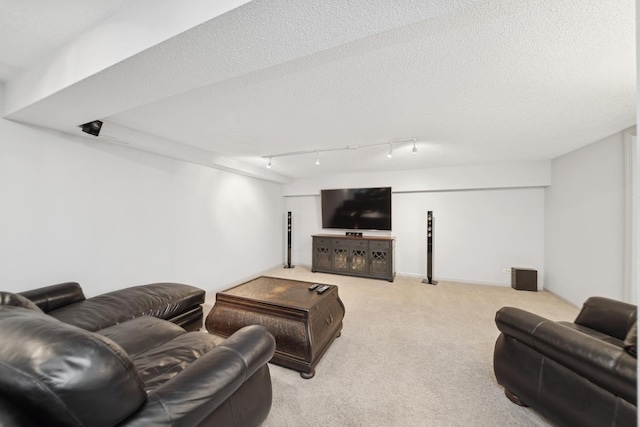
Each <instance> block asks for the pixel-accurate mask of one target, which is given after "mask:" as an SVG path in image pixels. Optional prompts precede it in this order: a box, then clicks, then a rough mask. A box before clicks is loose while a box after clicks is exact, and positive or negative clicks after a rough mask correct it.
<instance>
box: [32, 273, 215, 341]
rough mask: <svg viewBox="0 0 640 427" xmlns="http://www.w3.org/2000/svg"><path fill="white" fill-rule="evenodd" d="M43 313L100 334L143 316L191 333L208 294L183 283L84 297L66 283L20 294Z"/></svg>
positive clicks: (76, 287) (199, 324) (199, 321)
mask: <svg viewBox="0 0 640 427" xmlns="http://www.w3.org/2000/svg"><path fill="white" fill-rule="evenodd" d="M20 295H22V296H24V297H26V298H27V299H29V301H31V302H33V303H34V304H35V305H37V306H38V307H39V308H40V309H41V310H42V311H44V312H45V313H47V314H49V315H50V316H53V317H55V318H56V319H58V320H61V321H63V322H65V323H68V324H70V325H74V326H78V327H79V328H82V329H86V330H88V331H97V330H100V329H104V328H107V327H109V326H112V325H116V324H118V323H122V322H126V321H127V320H131V319H135V318H136V317H140V316H153V317H157V318H159V319H164V320H168V321H170V322H173V323H175V324H177V325H180V326H182V327H183V328H184V329H186V330H188V331H191V330H196V329H199V328H201V327H202V318H203V315H202V303H204V299H205V291H204V290H202V289H200V288H197V287H195V286H190V285H184V284H181V283H151V284H148V285H141V286H132V287H129V288H124V289H118V290H116V291H113V292H107V293H105V294H102V295H98V296H95V297H92V298H89V299H87V298H85V296H84V292H83V291H82V288H81V286H80V285H79V284H78V283H76V282H66V283H60V284H57V285H52V286H46V287H43V288H38V289H33V290H30V291H25V292H20Z"/></svg>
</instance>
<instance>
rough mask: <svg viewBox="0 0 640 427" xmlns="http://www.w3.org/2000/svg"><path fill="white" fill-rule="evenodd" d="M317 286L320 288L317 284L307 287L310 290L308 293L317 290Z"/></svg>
mask: <svg viewBox="0 0 640 427" xmlns="http://www.w3.org/2000/svg"><path fill="white" fill-rule="evenodd" d="M318 286H320V285H319V284H317V283H314V284H313V285H311V286H309V290H310V291H312V290H314V289H315V288H317V287H318Z"/></svg>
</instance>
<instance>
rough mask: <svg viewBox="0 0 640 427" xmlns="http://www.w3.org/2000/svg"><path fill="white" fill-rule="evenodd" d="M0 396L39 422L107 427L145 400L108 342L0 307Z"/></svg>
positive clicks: (122, 356)
mask: <svg viewBox="0 0 640 427" xmlns="http://www.w3.org/2000/svg"><path fill="white" fill-rule="evenodd" d="M0 342H1V343H2V345H0V395H1V397H2V398H4V399H7V400H10V401H11V403H12V404H13V405H14V406H16V407H18V408H21V410H23V411H24V412H25V413H27V414H29V416H30V417H31V418H35V419H36V421H38V424H40V425H52V426H54V425H67V426H86V425H91V426H112V425H115V424H117V423H119V422H120V421H122V420H124V419H125V418H127V417H128V416H129V415H130V414H132V413H133V412H135V411H136V410H138V409H139V408H140V406H142V405H143V404H144V402H145V401H146V393H145V391H144V385H143V383H142V380H141V379H140V377H139V375H138V373H137V371H136V369H135V367H134V365H133V362H132V361H131V359H130V358H129V356H128V355H127V354H126V353H125V352H124V350H122V349H121V348H120V347H119V346H118V345H117V344H115V343H114V342H113V341H111V340H109V339H107V338H105V337H102V336H100V335H98V334H94V333H92V332H88V331H85V330H82V329H80V328H77V327H75V326H72V325H68V324H65V323H63V322H60V321H58V320H56V319H54V318H52V317H51V316H48V315H46V314H44V313H40V312H37V311H35V310H29V309H25V308H23V307H16V306H3V307H0Z"/></svg>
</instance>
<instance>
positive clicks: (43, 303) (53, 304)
mask: <svg viewBox="0 0 640 427" xmlns="http://www.w3.org/2000/svg"><path fill="white" fill-rule="evenodd" d="M20 295H22V296H23V297H26V298H28V299H30V300H31V301H32V302H33V303H34V304H36V305H37V306H38V307H40V310H42V311H44V312H45V313H48V312H50V311H53V310H56V309H58V308H60V307H64V306H66V305H69V304H73V303H76V302H79V301H84V300H85V296H84V293H83V292H82V288H81V287H80V285H79V284H78V283H76V282H65V283H59V284H57V285H51V286H45V287H43V288H37V289H32V290H30V291H25V292H20Z"/></svg>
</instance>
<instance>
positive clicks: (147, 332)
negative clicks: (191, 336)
mask: <svg viewBox="0 0 640 427" xmlns="http://www.w3.org/2000/svg"><path fill="white" fill-rule="evenodd" d="M97 333H98V334H100V335H103V336H105V337H107V338H109V339H110V340H112V341H113V342H115V343H116V344H118V345H119V346H120V347H122V349H123V350H124V351H126V352H127V354H128V355H129V357H132V358H133V357H135V356H137V355H138V354H140V353H142V352H144V351H147V350H149V349H151V348H154V347H157V346H159V345H161V344H164V343H166V342H168V341H171V340H172V339H174V338H175V337H177V336H179V335H182V334H186V333H187V331H185V330H184V329H182V328H181V327H180V326H178V325H176V324H174V323H171V322H169V321H166V320H162V319H158V318H156V317H150V316H142V317H138V318H136V319H132V320H128V321H126V322H124V323H120V324H118V325H114V326H110V327H108V328H106V329H101V330H99V331H98V332H97Z"/></svg>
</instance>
